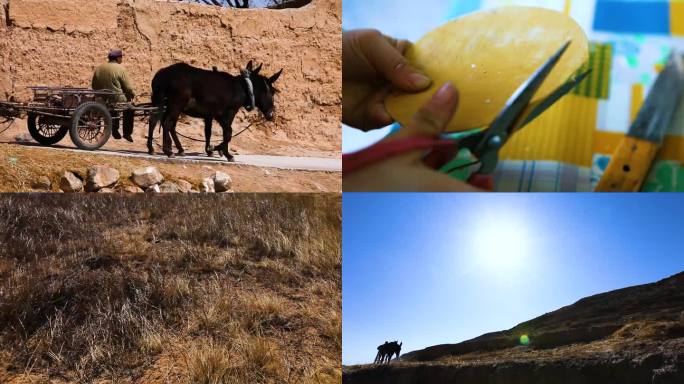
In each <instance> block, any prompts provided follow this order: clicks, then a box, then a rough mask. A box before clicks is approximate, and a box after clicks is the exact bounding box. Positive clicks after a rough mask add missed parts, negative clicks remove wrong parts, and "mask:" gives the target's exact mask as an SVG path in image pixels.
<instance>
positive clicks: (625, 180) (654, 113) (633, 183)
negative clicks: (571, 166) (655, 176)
mask: <svg viewBox="0 0 684 384" xmlns="http://www.w3.org/2000/svg"><path fill="white" fill-rule="evenodd" d="M682 89H684V64H683V63H682V57H681V56H680V55H679V54H675V53H673V54H672V55H671V56H670V60H669V62H668V64H667V66H666V67H665V69H664V70H663V71H662V72H661V73H660V75H658V78H657V79H656V82H655V84H654V85H653V87H652V88H651V91H650V92H649V93H648V97H647V98H646V102H644V105H643V106H642V107H641V110H639V114H638V115H637V117H636V119H635V120H634V122H633V123H632V126H631V127H630V128H629V131H628V133H627V136H625V137H624V138H623V139H622V140H621V141H620V144H619V145H618V147H617V150H616V151H615V153H614V154H613V157H612V158H611V159H610V163H609V164H608V167H607V168H606V171H605V172H604V174H603V176H602V177H601V180H600V181H599V183H598V186H597V187H596V191H597V192H639V191H640V190H641V187H642V185H643V184H644V181H645V180H646V177H648V173H649V172H650V170H651V166H652V165H653V162H654V161H655V159H656V156H657V155H658V151H659V150H660V147H661V146H662V144H663V141H664V140H665V135H666V134H667V131H668V129H669V128H670V124H671V123H672V118H673V117H674V114H675V110H676V109H677V106H678V105H679V98H680V95H681V93H682Z"/></svg>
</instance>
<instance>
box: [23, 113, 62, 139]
mask: <svg viewBox="0 0 684 384" xmlns="http://www.w3.org/2000/svg"><path fill="white" fill-rule="evenodd" d="M28 131H29V133H30V134H31V137H33V140H35V141H37V142H38V144H40V145H53V144H57V143H58V142H59V141H60V140H62V139H63V138H64V136H66V134H67V132H69V127H68V126H66V125H62V124H55V123H54V122H48V119H46V118H45V117H44V116H38V115H36V114H35V113H29V114H28Z"/></svg>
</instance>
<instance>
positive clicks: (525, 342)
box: [520, 335, 530, 345]
mask: <svg viewBox="0 0 684 384" xmlns="http://www.w3.org/2000/svg"><path fill="white" fill-rule="evenodd" d="M520 344H521V345H529V344H530V337H529V336H527V335H522V336H520Z"/></svg>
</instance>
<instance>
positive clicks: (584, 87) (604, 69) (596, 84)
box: [573, 42, 613, 100]
mask: <svg viewBox="0 0 684 384" xmlns="http://www.w3.org/2000/svg"><path fill="white" fill-rule="evenodd" d="M612 65H613V45H612V44H600V43H593V42H592V43H590V45H589V61H588V62H587V64H585V65H584V66H583V67H582V69H581V70H580V71H581V72H579V73H583V72H584V71H586V70H587V69H591V70H592V71H591V74H590V75H589V76H588V77H587V78H586V79H585V80H584V81H583V82H581V83H580V84H579V85H577V87H575V89H574V90H573V93H574V94H575V95H579V96H585V97H592V98H595V99H603V100H606V99H608V97H609V96H610V71H611V68H612Z"/></svg>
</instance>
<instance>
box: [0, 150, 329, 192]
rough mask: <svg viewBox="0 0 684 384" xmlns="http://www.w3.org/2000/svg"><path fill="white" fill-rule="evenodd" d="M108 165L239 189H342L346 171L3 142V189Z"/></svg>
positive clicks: (26, 187) (24, 188)
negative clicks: (215, 177)
mask: <svg viewBox="0 0 684 384" xmlns="http://www.w3.org/2000/svg"><path fill="white" fill-rule="evenodd" d="M97 164H108V165H110V166H112V167H114V168H116V169H117V170H119V172H120V173H121V177H120V179H119V183H120V184H122V185H133V183H132V182H131V181H130V180H129V179H128V177H129V176H130V175H131V173H132V172H133V170H134V169H137V168H142V167H147V166H150V165H153V166H155V167H157V168H158V169H159V171H160V172H161V173H162V174H163V175H164V177H165V178H166V179H168V180H178V179H183V180H186V181H189V182H190V183H191V184H193V185H194V186H195V188H196V189H198V188H199V184H200V183H201V182H202V178H203V177H207V176H209V175H210V174H211V173H212V172H210V171H209V170H207V169H206V167H211V169H212V170H216V171H222V172H226V173H228V174H229V175H230V176H231V177H232V180H233V189H234V190H235V191H236V192H339V191H341V190H342V174H341V173H340V172H322V171H294V170H285V169H277V168H260V167H253V166H248V165H236V164H222V163H216V164H213V163H212V164H202V163H170V162H168V161H165V158H164V157H162V156H161V155H159V160H156V159H146V158H145V159H143V158H128V157H119V156H108V155H102V154H98V153H97V151H95V152H93V153H74V152H69V151H55V150H50V149H46V148H41V147H37V146H35V147H34V146H23V145H13V144H0V192H30V191H31V182H33V181H35V180H37V179H38V177H40V176H47V177H48V178H49V179H50V180H51V181H52V184H53V188H52V190H53V191H58V190H59V177H60V176H59V175H60V174H61V172H63V171H65V170H75V171H78V172H81V173H83V174H85V171H86V170H87V169H88V167H90V166H92V165H97Z"/></svg>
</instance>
